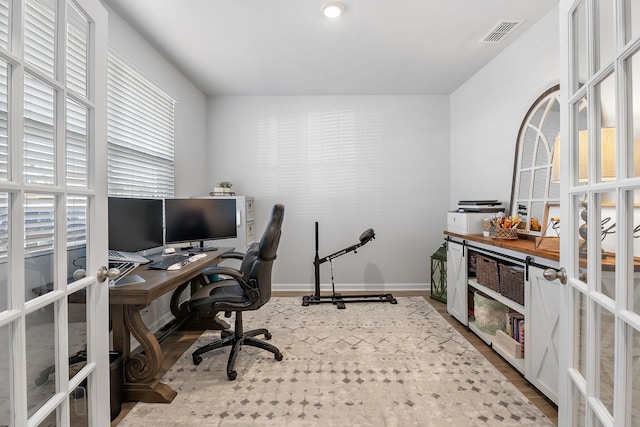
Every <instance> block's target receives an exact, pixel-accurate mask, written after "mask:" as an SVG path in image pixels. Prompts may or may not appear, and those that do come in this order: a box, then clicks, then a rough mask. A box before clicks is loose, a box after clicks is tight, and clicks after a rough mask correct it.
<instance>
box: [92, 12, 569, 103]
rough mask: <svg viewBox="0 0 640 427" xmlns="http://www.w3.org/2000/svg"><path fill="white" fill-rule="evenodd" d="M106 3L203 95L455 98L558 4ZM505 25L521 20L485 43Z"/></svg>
mask: <svg viewBox="0 0 640 427" xmlns="http://www.w3.org/2000/svg"><path fill="white" fill-rule="evenodd" d="M325 1H326V0H181V1H176V0H103V2H104V3H105V4H107V5H108V6H110V7H111V8H113V9H114V10H115V11H116V12H117V13H118V14H120V15H121V16H122V17H123V18H124V19H125V20H126V21H128V22H129V24H131V25H132V26H133V27H134V28H135V29H136V30H138V32H140V33H141V34H142V35H143V36H144V37H145V38H146V39H147V40H148V41H149V42H150V43H151V44H152V45H153V46H155V47H156V48H157V49H158V50H159V51H160V52H162V53H163V54H164V55H165V56H166V57H167V58H169V59H170V60H171V62H173V63H174V64H175V65H176V67H177V68H178V69H180V70H181V72H182V73H184V74H185V75H186V76H187V77H189V78H190V79H191V81H193V83H194V84H196V85H197V86H198V87H199V88H200V89H201V90H202V91H203V92H204V93H205V94H207V95H339V94H341V95H370V94H390V95H391V94H394V95H395V94H450V93H451V92H453V91H454V90H455V89H456V88H458V87H459V86H460V85H461V84H462V83H464V82H465V81H466V80H467V79H469V78H470V77H471V76H472V75H473V74H474V73H476V72H477V71H478V70H479V69H480V68H482V67H483V66H484V65H485V64H487V63H488V62H489V61H490V60H491V59H492V58H493V57H495V56H496V54H498V53H499V52H500V51H501V50H503V49H504V48H505V47H507V46H508V45H509V44H510V43H511V42H512V41H513V40H515V39H517V38H518V36H519V35H521V34H522V33H523V32H524V31H526V30H527V28H529V27H530V26H531V25H533V24H534V23H535V22H536V21H537V20H539V19H540V18H541V17H542V16H544V15H545V14H547V13H548V12H549V11H550V10H551V9H553V8H554V7H555V6H556V5H557V4H558V3H559V0H343V3H344V4H345V13H344V14H343V15H342V16H341V17H339V18H337V19H333V20H330V19H328V18H325V17H324V16H323V15H322V14H321V13H320V7H321V5H322V4H323V3H324V2H325ZM500 20H523V21H524V22H523V23H522V24H521V25H520V26H519V27H517V29H516V31H515V32H513V33H512V34H510V35H509V36H507V37H506V38H504V39H503V41H502V42H500V43H498V44H481V43H478V41H479V40H480V39H481V38H482V37H484V36H485V35H486V34H487V33H488V32H489V31H490V30H491V29H492V28H493V27H494V26H495V25H496V24H497V23H498V21H500Z"/></svg>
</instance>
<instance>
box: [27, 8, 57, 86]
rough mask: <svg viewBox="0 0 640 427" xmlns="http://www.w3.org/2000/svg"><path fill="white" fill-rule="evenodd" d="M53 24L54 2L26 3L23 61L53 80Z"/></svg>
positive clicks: (54, 32) (54, 18)
mask: <svg viewBox="0 0 640 427" xmlns="http://www.w3.org/2000/svg"><path fill="white" fill-rule="evenodd" d="M55 24H56V1H55V0H27V1H26V3H25V24H24V25H25V28H24V59H25V60H26V61H27V62H28V63H29V64H31V65H33V66H35V67H36V68H38V69H39V70H40V71H42V72H43V73H45V74H46V75H47V76H49V77H52V78H55V42H56V37H55V34H56V31H55Z"/></svg>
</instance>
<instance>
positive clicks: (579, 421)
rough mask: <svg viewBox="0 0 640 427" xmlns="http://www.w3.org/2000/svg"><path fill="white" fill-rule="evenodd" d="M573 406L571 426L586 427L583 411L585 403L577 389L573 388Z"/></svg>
mask: <svg viewBox="0 0 640 427" xmlns="http://www.w3.org/2000/svg"><path fill="white" fill-rule="evenodd" d="M573 396H574V401H573V402H574V406H573V425H574V426H586V425H587V424H586V418H585V409H586V402H585V399H584V396H583V395H582V393H580V390H579V389H578V387H575V386H574V387H573Z"/></svg>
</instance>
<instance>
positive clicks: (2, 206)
mask: <svg viewBox="0 0 640 427" xmlns="http://www.w3.org/2000/svg"><path fill="white" fill-rule="evenodd" d="M8 253H9V193H4V192H0V312H2V311H5V310H7V309H8V308H9V270H8V268H7V255H8ZM0 384H1V383H0ZM0 425H2V424H1V420H0Z"/></svg>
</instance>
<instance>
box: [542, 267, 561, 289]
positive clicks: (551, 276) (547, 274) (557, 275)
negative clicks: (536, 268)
mask: <svg viewBox="0 0 640 427" xmlns="http://www.w3.org/2000/svg"><path fill="white" fill-rule="evenodd" d="M542 275H543V276H544V278H545V279H547V280H549V281H551V280H556V279H560V283H562V284H563V285H566V284H567V270H565V269H564V267H560V270H555V269H553V268H547V269H546V270H545V271H544V272H543V273H542Z"/></svg>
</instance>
